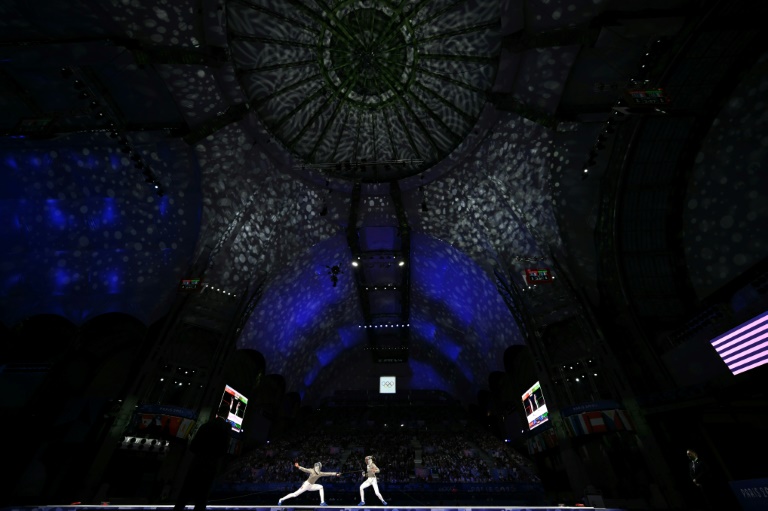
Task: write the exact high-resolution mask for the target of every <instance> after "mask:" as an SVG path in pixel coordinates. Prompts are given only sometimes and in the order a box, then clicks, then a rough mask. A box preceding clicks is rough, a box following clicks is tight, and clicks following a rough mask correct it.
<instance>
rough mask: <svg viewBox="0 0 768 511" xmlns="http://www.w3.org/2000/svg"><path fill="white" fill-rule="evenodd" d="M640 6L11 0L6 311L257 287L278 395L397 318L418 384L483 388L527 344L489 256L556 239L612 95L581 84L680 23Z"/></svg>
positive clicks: (540, 247)
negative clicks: (185, 283) (200, 288)
mask: <svg viewBox="0 0 768 511" xmlns="http://www.w3.org/2000/svg"><path fill="white" fill-rule="evenodd" d="M651 3H652V4H654V5H649V3H648V2H647V1H640V0H637V1H630V2H627V1H621V2H610V1H605V2H599V1H593V0H571V1H559V0H553V1H551V2H527V1H523V0H517V1H511V2H496V1H488V2H477V1H472V0H466V1H453V0H451V1H448V0H444V1H443V0H434V1H428V2H423V1H422V2H416V1H402V2H396V1H392V2H372V1H367V0H355V1H339V2H321V1H319V0H318V1H311V2H299V1H294V0H229V1H226V2H214V1H212V0H205V1H203V2H201V3H200V4H199V6H198V7H193V6H188V5H184V6H181V5H176V3H174V2H170V1H163V0H157V1H143V0H136V1H132V2H117V1H115V2H98V1H95V0H80V1H79V2H76V3H75V4H72V3H71V2H70V3H68V4H67V6H66V11H65V10H63V9H64V7H63V6H61V5H59V4H57V3H55V2H45V5H44V6H41V5H36V6H35V7H34V8H32V7H31V6H30V4H29V3H28V2H22V1H20V0H19V1H13V2H10V3H8V2H6V3H5V5H4V7H3V8H2V9H3V10H2V14H3V16H1V17H0V49H1V50H2V62H1V63H0V66H2V67H0V92H2V96H1V98H2V105H0V106H2V115H0V134H1V135H2V137H1V139H0V165H2V166H3V170H4V174H3V177H2V180H3V181H2V184H3V187H2V190H3V195H2V197H1V198H0V199H1V200H0V207H1V208H2V209H1V210H0V213H1V216H0V219H1V220H2V225H3V227H2V228H3V229H5V230H4V231H2V232H3V239H4V241H5V242H6V244H7V245H8V246H9V247H10V249H9V250H8V251H7V253H6V255H5V256H4V257H3V260H2V266H0V293H1V294H0V300H2V305H3V306H2V307H1V309H2V310H3V316H2V318H1V319H2V320H3V322H5V323H7V324H14V323H15V322H17V321H18V320H19V319H21V318H23V317H25V316H27V315H31V314H38V313H57V314H60V315H62V316H65V317H67V318H69V319H70V320H71V321H73V322H75V323H81V322H83V321H85V320H87V319H88V318H90V317H93V316H96V315H99V314H101V313H104V312H109V311H119V312H125V313H129V314H132V315H134V316H136V317H137V318H139V319H141V320H142V321H145V322H151V321H154V320H156V319H157V318H159V317H161V316H162V315H163V314H164V313H165V312H166V311H167V310H168V305H169V303H170V302H171V300H172V298H173V295H174V292H175V290H176V283H177V282H178V280H179V279H180V278H182V277H202V278H203V279H204V280H205V281H206V282H207V283H208V284H209V285H211V286H214V287H216V288H219V289H224V290H227V291H229V292H233V293H246V292H252V291H253V290H254V288H255V287H256V286H257V284H259V285H261V284H262V283H264V287H263V288H262V289H261V292H262V295H261V301H259V302H258V303H257V304H256V306H255V309H254V311H253V315H252V317H251V318H250V319H249V320H248V321H247V322H246V323H245V325H246V327H245V330H244V331H243V336H242V338H241V339H240V340H239V342H240V345H241V346H242V347H248V348H251V349H254V350H258V351H261V352H262V353H264V355H265V358H266V364H267V372H268V373H273V372H282V371H285V373H286V378H287V380H288V381H289V382H290V385H291V388H290V389H289V390H302V391H303V392H305V393H308V395H309V394H311V386H312V383H313V382H323V383H324V384H328V385H332V384H333V381H335V380H334V378H336V376H335V375H336V372H337V370H338V368H339V367H341V366H342V365H343V364H342V362H341V361H343V360H346V361H348V362H350V361H351V362H354V360H356V359H355V356H356V355H355V353H354V350H353V351H349V349H350V348H351V347H352V346H356V345H358V343H360V342H363V341H362V339H363V338H362V337H360V333H358V332H357V331H356V327H357V326H365V324H364V323H371V322H375V323H377V324H379V325H384V324H387V322H395V321H399V323H396V324H402V323H404V322H405V321H406V320H408V321H409V324H410V325H411V326H410V327H409V329H408V333H407V334H406V335H405V336H404V337H403V338H405V339H406V340H407V345H408V348H409V350H410V352H411V357H410V360H409V363H408V366H407V367H408V368H407V369H404V374H403V376H404V377H406V378H411V380H410V381H411V383H413V385H420V386H428V385H435V386H438V387H439V386H447V383H446V382H454V381H456V382H467V383H470V384H471V385H468V386H467V388H473V387H477V388H479V387H482V386H485V385H486V380H487V373H488V372H490V371H495V370H501V369H503V365H502V364H501V360H502V356H503V350H504V348H505V347H507V346H508V345H512V344H519V343H521V342H522V339H521V338H520V335H519V333H518V330H517V328H516V326H515V325H514V320H513V319H512V317H511V315H509V313H508V311H506V309H505V307H504V305H503V302H502V301H501V299H500V298H499V296H498V293H497V292H496V290H495V286H494V284H493V282H494V271H501V272H503V273H504V274H506V275H507V276H508V277H510V278H519V273H520V271H522V269H523V268H524V267H525V266H527V265H529V264H531V263H528V262H526V261H541V264H548V263H549V262H550V260H549V258H550V255H551V254H553V253H554V254H563V252H564V251H565V248H564V247H563V244H562V241H561V234H560V232H559V227H558V224H557V222H556V220H555V211H554V208H553V203H552V189H553V187H556V186H558V185H559V181H558V182H555V183H553V182H552V179H551V177H552V175H553V174H554V175H563V174H567V173H571V172H579V170H580V169H579V167H580V164H581V161H579V160H580V157H581V154H580V151H582V150H583V156H586V154H587V153H588V151H589V147H587V146H585V139H586V138H588V137H584V136H583V134H584V133H585V132H588V131H589V130H590V128H589V127H588V126H589V123H593V122H602V120H603V119H604V118H605V116H606V115H607V113H608V112H609V111H610V108H611V105H612V104H613V102H614V100H615V95H616V94H615V90H614V91H613V93H610V92H609V93H608V94H606V93H605V92H603V91H596V89H595V83H596V82H600V83H608V84H610V83H621V82H622V81H625V80H626V79H628V78H630V77H631V75H632V73H633V72H634V70H635V69H636V67H637V63H638V62H639V58H640V55H641V53H642V52H643V51H644V48H645V46H646V44H647V43H648V41H649V39H650V38H651V36H652V35H654V34H659V33H665V34H666V33H674V32H675V31H676V30H677V29H678V28H679V26H680V25H681V23H682V21H681V20H680V19H679V16H680V12H679V11H677V10H676V7H677V6H678V5H680V4H682V2H669V1H667V2H651ZM665 9H670V11H669V13H666V12H665V11H664V10H665ZM73 13H78V14H77V15H74V14H73ZM610 55H621V58H615V59H613V58H609V57H610ZM609 89H610V88H609ZM585 126H586V127H585ZM393 181H396V182H397V186H393V185H392V184H391V183H392V182H393ZM596 187H597V185H596V184H595V185H593V188H596ZM350 222H351V225H350ZM356 237H357V238H356ZM358 238H359V239H358ZM44 239H47V240H48V241H47V242H46V243H43V242H42V241H41V240H44ZM360 255H362V256H364V257H366V258H368V259H369V261H368V262H369V263H370V264H371V265H373V262H372V261H373V257H390V256H391V257H392V258H393V260H394V261H395V262H399V261H400V260H402V261H403V262H404V263H405V264H404V265H403V267H399V268H400V269H397V268H390V267H386V265H384V263H383V262H381V261H380V262H378V263H376V264H379V266H378V267H377V268H375V269H371V270H367V269H366V270H365V274H364V276H361V275H363V273H362V272H361V273H358V274H355V273H354V272H355V271H356V270H354V269H353V268H351V267H350V263H351V262H352V260H353V256H360ZM566 259H567V258H563V260H564V261H565V260H566ZM382 261H383V259H382ZM568 262H569V263H570V264H573V265H575V266H578V264H579V260H578V259H576V260H573V259H572V260H568ZM333 266H338V268H339V273H338V274H337V275H336V276H337V278H338V282H337V286H335V287H334V286H333V285H332V281H331V279H330V276H329V273H328V271H329V270H331V269H332V268H333ZM40 269H43V271H40ZM378 278H381V279H385V280H386V279H390V282H388V283H389V284H393V288H394V287H397V293H395V294H390V295H379V294H376V293H379V290H375V293H374V292H372V291H370V290H365V289H364V288H365V284H366V283H368V284H371V283H372V282H375V281H376V279H378ZM382 282H383V281H382ZM394 284H397V286H394ZM395 318H397V319H395ZM270 332H271V333H270ZM265 333H270V335H265ZM367 337H368V339H367V340H365V342H363V344H361V346H362V349H363V350H364V349H365V348H370V347H372V344H371V342H370V336H367ZM401 337H402V336H401ZM376 339H378V340H377V341H376V343H373V345H375V347H386V346H387V342H389V341H388V339H387V338H386V336H378V337H376ZM398 342H401V341H398ZM478 350H483V351H478ZM478 353H483V355H482V356H481V355H478ZM289 355H290V356H289ZM288 373H290V374H291V376H290V377H289V376H288Z"/></svg>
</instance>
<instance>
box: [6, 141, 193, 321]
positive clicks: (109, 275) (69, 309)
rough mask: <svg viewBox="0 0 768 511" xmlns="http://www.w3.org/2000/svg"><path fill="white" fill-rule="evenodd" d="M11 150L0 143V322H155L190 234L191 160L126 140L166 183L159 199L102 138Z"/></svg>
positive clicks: (176, 148)
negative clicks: (117, 315) (118, 316)
mask: <svg viewBox="0 0 768 511" xmlns="http://www.w3.org/2000/svg"><path fill="white" fill-rule="evenodd" d="M149 138H150V139H154V137H152V136H150V137H149ZM11 142H12V143H11V144H6V143H4V144H0V162H1V163H0V165H2V168H3V172H2V174H1V175H0V190H2V192H0V237H1V239H2V240H3V245H4V247H5V249H4V252H3V259H2V265H0V311H1V312H0V320H2V321H3V322H4V323H6V324H8V325H13V324H15V323H16V322H18V321H20V320H22V319H24V318H25V317H27V316H30V315H34V314H37V313H41V312H46V313H54V314H59V315H61V316H64V317H66V318H68V319H70V320H71V321H73V322H74V323H76V324H81V323H83V322H85V321H87V320H88V319H90V318H93V317H95V316H98V315H100V314H104V313H107V312H125V313H127V314H131V315H133V316H134V317H136V318H138V319H139V320H141V321H144V322H147V323H149V322H152V321H155V320H156V319H158V317H159V316H160V315H162V314H163V313H164V307H163V304H164V303H165V301H166V300H168V299H170V298H171V297H172V296H173V294H174V293H175V287H176V284H177V283H178V279H179V278H181V275H182V274H183V273H182V272H183V271H184V268H185V266H186V264H187V257H188V254H189V253H190V250H193V248H194V246H195V242H196V238H197V233H198V231H199V226H200V224H199V221H200V215H199V208H200V200H201V196H200V189H199V181H198V176H197V161H196V158H195V157H194V154H193V153H192V152H191V151H190V150H189V148H188V147H187V146H186V145H185V144H181V143H179V142H178V141H169V142H165V143H160V142H157V141H155V140H152V141H146V140H145V141H143V142H142V140H141V139H140V138H139V137H134V147H135V148H136V150H137V151H139V152H140V153H141V154H142V155H143V156H144V158H145V159H146V161H149V162H151V163H152V166H153V169H154V171H155V173H156V175H158V176H159V177H160V179H161V180H162V181H163V182H164V183H168V182H172V183H173V193H171V194H167V195H164V196H162V197H160V196H158V195H157V194H156V193H154V192H153V191H152V189H151V188H150V187H148V186H147V184H146V183H145V182H144V179H143V177H142V175H141V173H140V172H139V171H137V170H136V169H135V168H134V164H133V161H132V160H131V159H130V158H129V156H128V154H127V153H123V152H121V151H119V150H117V149H116V148H115V147H114V146H113V143H112V140H111V139H110V138H109V137H107V135H106V134H104V133H96V134H77V135H70V136H67V137H63V138H61V139H58V140H55V141H45V142H29V141H25V140H12V141H11ZM137 176H138V178H137ZM147 304H153V305H151V306H147Z"/></svg>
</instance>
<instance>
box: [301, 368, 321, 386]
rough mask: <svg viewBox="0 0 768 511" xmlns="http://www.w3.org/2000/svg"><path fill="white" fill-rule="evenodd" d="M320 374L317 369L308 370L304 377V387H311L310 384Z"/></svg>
mask: <svg viewBox="0 0 768 511" xmlns="http://www.w3.org/2000/svg"><path fill="white" fill-rule="evenodd" d="M319 373H320V368H319V367H313V368H312V369H310V371H309V373H307V375H306V376H305V377H304V386H305V387H311V386H312V383H313V382H314V381H315V378H317V375H318V374H319Z"/></svg>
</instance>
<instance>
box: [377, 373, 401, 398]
mask: <svg viewBox="0 0 768 511" xmlns="http://www.w3.org/2000/svg"><path fill="white" fill-rule="evenodd" d="M396 390H397V381H396V378H395V377H394V376H381V377H380V378H379V394H394V393H395V392H396Z"/></svg>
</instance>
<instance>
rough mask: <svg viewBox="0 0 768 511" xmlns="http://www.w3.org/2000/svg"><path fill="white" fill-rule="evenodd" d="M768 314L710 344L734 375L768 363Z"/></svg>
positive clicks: (763, 314) (738, 327) (765, 313)
mask: <svg viewBox="0 0 768 511" xmlns="http://www.w3.org/2000/svg"><path fill="white" fill-rule="evenodd" d="M766 338H768V312H764V313H762V314H761V315H759V316H757V317H754V318H752V319H750V320H749V321H747V322H746V323H742V324H741V325H739V326H737V327H736V328H734V329H733V330H730V331H728V332H726V333H724V334H723V335H721V336H720V337H717V338H715V339H712V340H711V341H710V342H711V343H712V346H713V347H714V348H715V350H717V354H718V355H720V358H722V359H723V361H724V362H725V364H726V365H727V366H728V369H730V370H731V372H732V373H733V374H739V373H743V372H745V371H749V370H750V369H754V368H755V367H757V366H761V365H763V364H765V363H768V341H766Z"/></svg>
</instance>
